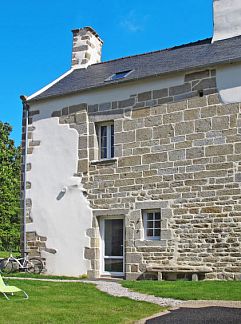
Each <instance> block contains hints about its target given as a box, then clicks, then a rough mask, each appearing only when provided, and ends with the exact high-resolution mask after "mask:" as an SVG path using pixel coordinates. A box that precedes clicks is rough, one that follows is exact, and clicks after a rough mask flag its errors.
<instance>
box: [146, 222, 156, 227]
mask: <svg viewBox="0 0 241 324" xmlns="http://www.w3.org/2000/svg"><path fill="white" fill-rule="evenodd" d="M146 225H147V228H153V227H154V222H153V221H147V222H146Z"/></svg>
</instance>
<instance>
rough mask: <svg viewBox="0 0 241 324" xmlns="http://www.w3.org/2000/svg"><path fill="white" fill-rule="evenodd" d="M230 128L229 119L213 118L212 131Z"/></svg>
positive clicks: (224, 117) (225, 117) (226, 117)
mask: <svg viewBox="0 0 241 324" xmlns="http://www.w3.org/2000/svg"><path fill="white" fill-rule="evenodd" d="M228 128H229V117H228V116H222V117H213V119H212V129H213V130H223V129H228Z"/></svg>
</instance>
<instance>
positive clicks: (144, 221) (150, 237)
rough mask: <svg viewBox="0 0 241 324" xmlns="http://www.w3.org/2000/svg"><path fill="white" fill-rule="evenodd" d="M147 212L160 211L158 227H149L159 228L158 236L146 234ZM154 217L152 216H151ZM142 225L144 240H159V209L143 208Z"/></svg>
mask: <svg viewBox="0 0 241 324" xmlns="http://www.w3.org/2000/svg"><path fill="white" fill-rule="evenodd" d="M149 213H152V214H154V213H160V228H159V227H157V228H155V227H151V229H159V230H160V235H159V236H155V235H153V236H148V235H147V230H148V229H150V228H148V227H147V214H149ZM153 219H154V218H153ZM143 227H144V239H145V240H160V239H161V209H151V210H144V211H143Z"/></svg>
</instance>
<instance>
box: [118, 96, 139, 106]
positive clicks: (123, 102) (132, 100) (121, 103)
mask: <svg viewBox="0 0 241 324" xmlns="http://www.w3.org/2000/svg"><path fill="white" fill-rule="evenodd" d="M134 104H135V98H129V99H125V100H121V101H119V102H118V107H119V108H126V107H131V106H133V105H134Z"/></svg>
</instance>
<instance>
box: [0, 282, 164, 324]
mask: <svg viewBox="0 0 241 324" xmlns="http://www.w3.org/2000/svg"><path fill="white" fill-rule="evenodd" d="M5 281H6V280H5ZM7 282H8V284H10V285H16V286H18V287H19V288H22V289H24V290H25V291H26V292H27V293H28V294H29V300H23V299H20V297H18V296H13V297H12V298H11V297H10V298H11V300H10V301H7V300H6V299H5V298H4V297H2V296H1V294H0V309H1V311H0V323H4V324H8V323H25V324H26V323H31V324H32V323H35V324H37V323H86V324H88V323H92V324H93V323H98V324H101V323H103V324H108V323H109V324H110V323H111V324H112V323H115V324H116V323H133V322H134V321H136V320H138V319H141V318H145V317H148V316H150V315H152V314H155V313H158V312H160V311H161V310H162V309H163V308H161V307H159V306H158V305H154V304H149V303H145V302H137V301H133V300H130V299H127V298H118V297H112V296H109V295H107V294H105V293H103V292H100V291H98V290H97V289H96V288H95V287H94V285H90V284H84V283H55V282H40V281H17V280H8V281H7Z"/></svg>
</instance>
